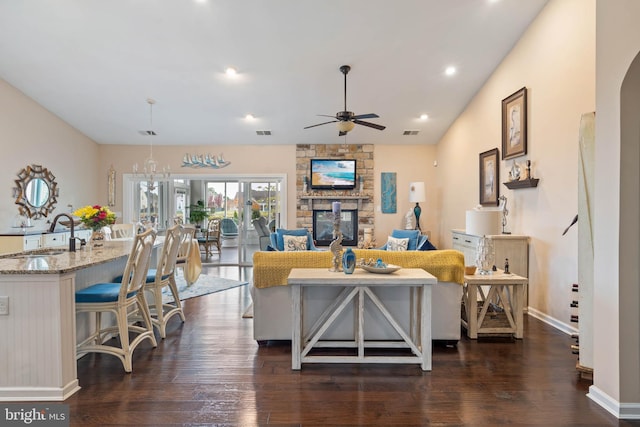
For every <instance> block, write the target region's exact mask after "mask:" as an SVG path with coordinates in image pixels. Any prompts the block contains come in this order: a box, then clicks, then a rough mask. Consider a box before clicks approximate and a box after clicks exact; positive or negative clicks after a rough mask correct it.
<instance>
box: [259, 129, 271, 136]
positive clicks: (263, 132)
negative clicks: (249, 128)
mask: <svg viewBox="0 0 640 427" xmlns="http://www.w3.org/2000/svg"><path fill="white" fill-rule="evenodd" d="M256 134H257V135H266V136H268V135H271V131H270V130H257V131H256Z"/></svg>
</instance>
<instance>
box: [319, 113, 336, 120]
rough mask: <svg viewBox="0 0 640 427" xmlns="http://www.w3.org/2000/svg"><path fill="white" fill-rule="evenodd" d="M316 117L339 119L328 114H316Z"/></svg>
mask: <svg viewBox="0 0 640 427" xmlns="http://www.w3.org/2000/svg"><path fill="white" fill-rule="evenodd" d="M316 116H318V117H331V118H332V119H337V117H336V116H330V115H328V114H316Z"/></svg>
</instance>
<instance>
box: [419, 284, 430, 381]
mask: <svg viewBox="0 0 640 427" xmlns="http://www.w3.org/2000/svg"><path fill="white" fill-rule="evenodd" d="M420 294H421V301H420V345H421V347H422V370H423V371H430V370H431V352H432V350H433V349H432V343H431V302H432V301H431V286H421V287H420Z"/></svg>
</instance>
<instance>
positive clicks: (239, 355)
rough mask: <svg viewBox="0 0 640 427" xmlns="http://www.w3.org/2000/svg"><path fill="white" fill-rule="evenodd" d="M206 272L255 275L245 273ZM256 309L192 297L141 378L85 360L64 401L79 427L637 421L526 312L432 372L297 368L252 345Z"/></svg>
mask: <svg viewBox="0 0 640 427" xmlns="http://www.w3.org/2000/svg"><path fill="white" fill-rule="evenodd" d="M205 273H208V274H221V275H224V276H225V277H229V278H243V279H247V277H239V276H245V273H246V271H245V270H244V269H241V268H238V267H211V266H209V267H205ZM248 275H249V276H250V271H249V273H248ZM249 278H250V277H249ZM249 302H250V296H249V289H248V287H247V286H243V287H240V288H234V289H230V290H227V291H224V292H220V293H215V294H210V295H207V296H203V297H198V298H194V299H190V300H187V301H185V303H184V307H185V313H186V316H187V322H186V323H184V324H182V323H180V322H179V320H178V319H177V318H174V319H173V320H172V322H171V323H170V325H169V327H168V330H167V338H166V339H165V340H163V341H159V344H158V347H157V348H156V349H152V348H151V346H150V345H149V344H148V342H145V343H143V344H141V345H140V346H139V347H138V348H137V349H136V351H135V354H134V361H133V373H131V374H126V373H125V372H124V370H123V369H122V364H121V363H120V361H119V360H118V359H116V358H115V357H112V356H108V355H88V356H85V357H83V358H82V359H80V360H79V361H78V375H79V379H80V385H81V386H82V389H81V390H80V391H79V392H78V393H76V394H75V395H73V396H72V397H70V398H69V399H67V401H65V403H67V404H69V405H70V414H71V425H72V426H91V425H102V426H107V425H132V426H141V425H151V426H161V425H207V426H211V425H228V426H256V425H277V426H300V425H304V426H310V425H316V426H347V425H352V426H355V425H367V426H394V425H395V426H428V425H433V426H437V425H468V426H493V425H509V426H512V425H526V426H617V425H633V424H632V423H630V422H625V421H618V420H617V419H615V417H613V416H612V415H610V414H609V413H607V412H606V411H605V410H604V409H602V408H601V407H599V406H598V405H596V404H595V403H593V402H592V401H591V400H590V399H588V398H587V397H586V396H585V394H586V393H587V391H588V390H587V389H588V386H589V382H587V381H584V380H581V379H580V378H579V375H578V374H577V373H576V370H575V363H576V357H575V356H574V355H571V352H570V350H569V346H570V345H571V343H572V341H571V339H570V337H568V336H567V335H565V334H562V333H560V332H558V331H557V330H555V329H553V328H552V327H550V326H548V325H546V324H544V323H542V322H540V321H538V320H536V319H533V318H527V316H525V339H523V340H517V341H515V342H510V341H507V342H504V341H503V342H483V341H479V342H476V341H472V340H468V339H466V338H463V339H462V340H461V341H460V343H459V344H458V346H457V347H456V348H453V347H444V346H435V347H434V351H433V371H431V372H422V371H421V370H420V369H419V367H418V366H417V365H406V366H404V365H303V368H302V370H301V371H292V370H291V353H290V347H289V344H288V343H282V342H276V343H270V344H269V345H268V346H265V347H258V345H257V344H256V343H255V342H254V341H253V339H252V320H251V319H242V318H241V315H242V313H243V311H244V309H245V308H246V307H247V305H248V304H249Z"/></svg>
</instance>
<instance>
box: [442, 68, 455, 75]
mask: <svg viewBox="0 0 640 427" xmlns="http://www.w3.org/2000/svg"><path fill="white" fill-rule="evenodd" d="M444 73H445V74H446V75H447V76H453V75H454V74H455V73H456V67H454V66H449V67H447V68H446V69H445V70H444Z"/></svg>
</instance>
